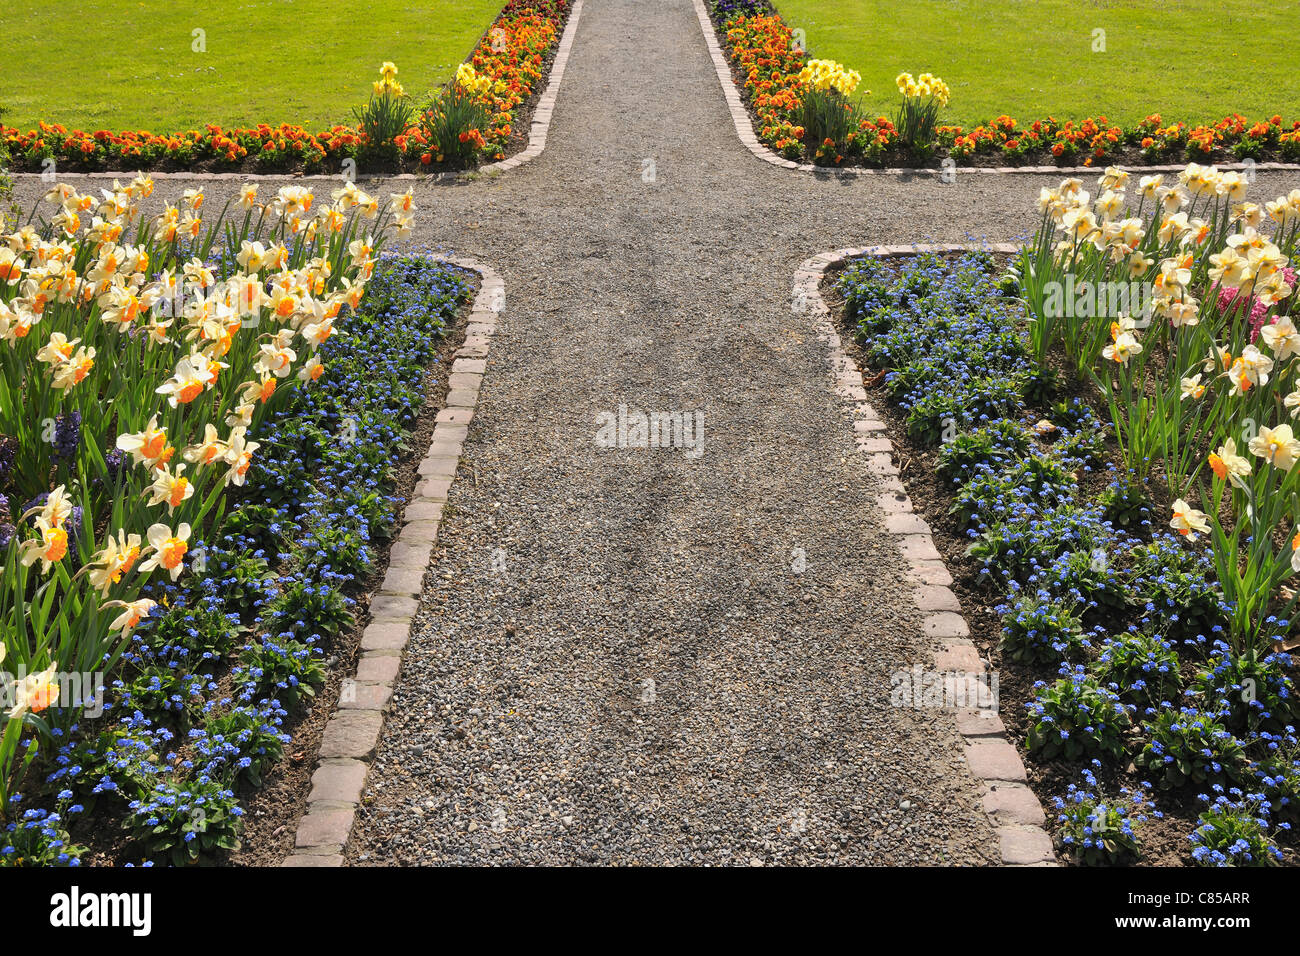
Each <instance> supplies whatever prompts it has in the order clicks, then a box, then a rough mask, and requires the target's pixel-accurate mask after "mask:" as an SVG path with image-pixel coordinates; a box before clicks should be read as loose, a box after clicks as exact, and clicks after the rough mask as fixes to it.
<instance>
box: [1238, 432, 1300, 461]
mask: <svg viewBox="0 0 1300 956" xmlns="http://www.w3.org/2000/svg"><path fill="white" fill-rule="evenodd" d="M1249 448H1250V453H1251V454H1252V455H1254V456H1255V457H1256V458H1263V459H1264V460H1265V461H1266V462H1268V463H1269V464H1270V465H1272V466H1273V467H1274V468H1280V469H1282V470H1283V471H1290V470H1291V469H1292V468H1293V467H1295V463H1296V459H1297V458H1298V457H1300V441H1296V439H1295V435H1294V434H1293V433H1292V431H1291V426H1290V425H1278V426H1277V428H1261V429H1260V430H1259V434H1258V435H1256V436H1255V437H1254V438H1252V439H1251V440H1250V444H1249Z"/></svg>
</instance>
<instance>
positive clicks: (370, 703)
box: [281, 256, 505, 866]
mask: <svg viewBox="0 0 1300 956" xmlns="http://www.w3.org/2000/svg"><path fill="white" fill-rule="evenodd" d="M438 258H439V261H442V262H446V263H449V264H451V265H455V266H460V267H461V268H462V269H468V270H470V271H473V272H477V273H478V274H479V275H480V276H481V277H482V287H481V288H480V289H479V292H478V295H477V296H476V297H475V299H474V305H473V308H472V310H471V311H470V314H469V325H468V327H467V328H466V333H465V341H464V344H462V345H461V347H460V348H459V349H458V350H457V352H456V358H455V360H454V361H453V362H452V365H451V373H450V378H449V380H448V383H447V384H448V386H449V390H448V392H447V403H446V406H445V407H444V408H443V409H442V410H441V411H439V412H438V416H437V418H436V420H435V421H436V424H435V426H434V429H433V439H432V441H431V442H430V444H429V450H428V452H427V454H426V455H425V457H424V460H423V461H421V462H420V466H419V475H420V480H419V482H418V483H417V484H416V486H415V492H414V494H413V495H412V496H411V500H410V501H409V502H407V505H406V511H405V513H404V514H403V516H402V522H403V525H402V530H401V533H400V534H399V535H398V536H397V539H396V540H395V541H394V542H393V546H392V551H391V553H390V558H389V564H388V572H387V573H386V574H385V575H384V580H383V582H382V583H381V584H380V586H379V590H378V591H376V592H375V594H374V595H373V596H372V598H371V601H370V624H369V625H367V627H366V629H365V631H364V632H363V633H362V636H361V658H360V660H359V661H358V663H357V672H356V675H355V676H354V677H352V678H351V679H348V680H344V681H343V683H342V686H341V687H340V688H339V699H338V702H337V705H336V708H335V712H334V714H333V716H332V717H331V718H330V720H329V722H328V723H327V724H326V725H325V734H324V736H323V737H322V738H321V746H320V756H319V761H318V763H317V766H316V771H315V773H313V774H312V778H311V792H310V793H308V795H307V812H306V813H304V814H303V816H302V817H301V818H300V819H299V821H298V831H297V834H296V836H295V838H294V850H293V852H292V854H290V856H289V857H287V858H286V859H285V860H284V862H283V863H282V864H281V865H282V866H342V865H343V847H344V845H345V844H346V843H347V841H348V834H349V833H351V831H352V824H353V822H354V821H355V820H356V813H357V807H358V806H360V804H361V793H362V791H363V790H364V789H365V785H366V775H367V773H369V770H370V764H371V761H372V760H373V759H374V755H375V748H376V747H378V745H379V735H380V733H381V732H382V730H383V724H384V713H385V711H386V710H387V707H388V703H389V701H390V700H391V699H392V696H393V686H394V684H395V683H396V681H397V676H398V673H399V671H400V670H401V665H402V652H403V651H404V650H405V648H406V644H407V642H408V641H409V640H410V634H411V625H412V620H413V619H414V617H415V612H416V610H417V609H418V608H419V605H420V594H421V592H422V591H423V588H424V575H425V573H426V572H427V571H428V569H429V561H430V558H431V556H432V554H433V544H434V541H436V540H437V537H438V528H439V526H440V524H441V522H442V513H443V509H444V508H445V507H446V504H447V493H448V491H450V489H451V485H452V482H453V481H455V478H456V470H457V468H458V467H459V465H460V458H461V455H462V453H463V450H464V443H465V438H466V435H467V433H468V425H469V422H470V420H471V419H472V418H473V417H474V408H475V406H476V405H477V404H478V393H479V386H480V385H481V384H482V382H483V374H484V372H485V371H486V368H487V356H488V350H489V348H490V346H491V344H492V336H493V335H494V334H495V333H496V331H497V325H498V320H499V316H500V314H501V311H502V310H503V308H504V305H505V284H504V282H502V280H501V277H500V276H499V275H497V273H496V272H495V271H493V270H492V269H491V268H490V267H488V266H485V265H483V264H481V263H478V262H475V261H473V260H471V259H460V258H455V257H451V256H440V257H438Z"/></svg>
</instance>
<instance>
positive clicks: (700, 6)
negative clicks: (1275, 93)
mask: <svg viewBox="0 0 1300 956" xmlns="http://www.w3.org/2000/svg"><path fill="white" fill-rule="evenodd" d="M692 2H693V3H694V4H695V15H696V16H697V17H699V19H700V28H701V29H702V30H703V31H704V42H705V44H707V45H708V48H709V56H710V57H711V58H712V59H713V66H714V68H715V69H716V70H717V73H718V81H719V82H720V83H721V84H722V93H723V95H724V96H725V97H726V98H727V109H728V110H730V112H731V120H732V122H733V123H734V124H735V126H736V135H737V136H739V137H740V141H741V142H742V143H744V144H745V148H746V149H748V150H749V151H750V152H751V153H753V154H754V155H755V156H757V157H758V158H759V159H761V160H762V161H763V162H765V163H770V164H772V165H773V166H780V167H782V168H783V169H792V170H795V171H796V172H801V173H816V174H818V175H821V176H833V177H838V178H841V179H854V178H856V177H858V176H932V177H936V178H937V177H938V176H939V175H940V174H941V173H942V172H943V170H939V169H929V168H926V167H908V166H904V167H886V168H884V169H873V168H869V167H865V166H849V167H845V168H839V167H834V166H816V165H813V164H812V163H796V162H795V161H794V160H792V159H785V158H784V157H782V156H779V155H778V154H776V153H774V152H773V151H772V150H770V149H768V148H767V147H766V146H764V145H763V143H762V141H761V140H759V138H758V134H757V133H755V132H754V121H753V117H751V116H750V115H749V109H748V108H747V107H746V106H745V101H744V98H743V97H742V96H741V94H740V91H739V89H737V87H736V83H735V80H734V79H733V78H732V75H731V64H730V63H729V62H728V61H727V55H726V54H725V53H724V52H723V51H722V44H721V42H720V41H719V40H718V33H717V30H716V29H715V28H714V25H713V19H712V18H711V17H710V16H709V12H708V10H707V9H706V8H705V6H704V0H692ZM1186 165H1187V164H1186V163H1183V164H1181V165H1162V166H1147V165H1145V164H1144V165H1137V166H1131V167H1130V168H1131V169H1132V170H1134V171H1141V172H1145V173H1176V172H1180V171H1181V170H1183V169H1184V168H1186ZM1216 165H1217V166H1218V168H1219V169H1236V170H1244V169H1247V168H1251V169H1255V170H1300V163H1255V164H1254V166H1251V167H1247V166H1246V165H1244V164H1242V163H1220V164H1216ZM949 168H950V169H951V170H952V171H953V172H957V173H962V174H963V175H972V174H984V175H993V176H1004V175H1017V174H1030V175H1038V176H1041V175H1059V176H1080V175H1087V174H1089V173H1096V172H1097V171H1098V168H1099V167H1097V166H954V167H949Z"/></svg>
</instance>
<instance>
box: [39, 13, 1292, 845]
mask: <svg viewBox="0 0 1300 956" xmlns="http://www.w3.org/2000/svg"><path fill="white" fill-rule="evenodd" d="M647 160H648V161H652V162H653V164H654V177H653V178H654V181H653V182H645V181H644V178H645V173H646V170H647V166H646V161H647ZM1054 178H1057V177H1038V176H1017V177H993V176H983V175H980V176H960V177H959V178H958V181H957V183H956V184H955V185H943V184H941V183H939V182H937V181H936V180H935V179H933V178H931V177H930V176H928V175H926V176H922V175H918V176H915V177H912V176H900V177H870V178H863V179H859V180H851V181H844V180H839V179H836V178H833V177H818V176H813V175H808V174H793V173H790V172H788V171H785V170H781V169H778V168H776V167H772V166H769V165H767V164H765V163H762V162H761V161H759V160H758V159H756V158H755V157H753V156H752V155H750V154H749V153H748V152H747V151H746V150H745V149H744V148H743V146H741V144H740V143H739V141H738V140H737V138H736V135H735V131H734V129H733V127H732V124H731V120H730V118H729V115H728V113H727V111H726V108H725V102H724V100H723V98H722V96H721V91H720V90H719V88H718V85H717V79H716V75H715V73H714V71H713V67H712V64H711V62H710V60H709V59H708V56H707V53H706V50H705V45H704V40H703V37H702V36H701V34H700V28H699V24H698V21H697V20H696V17H695V13H694V10H693V8H692V6H691V3H690V0H659V2H657V3H654V4H647V3H637V2H633V0H586V4H585V7H584V11H583V14H582V19H581V22H580V24H579V27H578V33H577V38H576V42H575V45H574V49H573V55H572V57H571V59H570V61H569V66H568V71H567V72H566V74H565V78H564V83H563V86H562V87H561V89H560V97H559V102H558V104H557V106H556V109H555V116H554V121H553V123H552V127H551V132H550V139H549V141H548V144H547V147H546V151H545V152H544V153H543V154H542V156H541V157H540V158H539V159H537V160H534V161H533V162H532V163H530V164H528V165H526V166H523V167H521V168H520V169H518V170H515V171H513V172H511V173H508V174H507V175H505V176H502V177H499V178H493V179H487V178H485V179H482V180H479V181H477V182H473V183H468V184H464V185H459V186H446V185H434V184H420V185H417V187H416V192H417V198H418V201H419V203H420V205H421V212H420V214H419V218H418V220H417V228H416V236H417V238H416V240H415V244H416V245H423V246H431V247H432V246H436V247H441V248H446V249H454V250H455V251H457V252H459V253H462V254H467V255H470V256H474V257H476V258H481V259H483V260H484V261H487V262H490V263H492V264H493V265H494V267H495V268H497V269H498V270H499V271H500V272H501V274H502V275H503V277H504V279H505V283H506V309H505V313H504V316H503V319H504V322H505V325H504V329H503V331H502V332H500V333H499V334H498V335H497V337H496V339H495V341H494V343H493V346H492V358H491V362H490V368H489V372H488V375H487V377H486V378H485V380H484V391H483V392H482V393H481V398H480V403H481V404H480V406H479V410H478V412H477V413H476V416H475V420H474V423H473V424H472V425H471V428H470V439H469V443H468V446H467V450H466V464H464V465H463V466H462V473H461V476H460V478H459V479H458V480H457V482H456V485H455V487H454V488H453V490H452V494H451V506H450V508H449V510H448V518H447V520H446V522H445V524H444V529H443V538H442V540H440V542H439V545H438V548H437V550H436V552H435V574H436V578H435V581H436V583H435V586H434V587H432V588H431V589H430V591H429V593H428V594H427V595H426V598H425V602H424V606H423V608H422V610H421V613H420V617H419V620H418V622H417V625H418V626H417V630H416V633H415V634H414V635H413V637H412V642H411V646H410V648H409V650H408V655H407V660H406V662H405V665H404V668H403V671H402V677H401V680H400V683H399V686H398V690H397V693H396V695H395V697H394V702H393V707H392V712H391V714H390V715H389V717H388V721H387V725H386V727H385V731H384V737H383V739H382V741H381V746H380V751H379V754H378V757H377V761H376V765H375V768H374V770H373V771H372V774H371V778H370V789H369V792H368V795H369V805H368V806H367V807H365V808H364V809H363V811H362V813H361V815H360V816H359V817H358V824H357V828H356V830H354V832H353V840H352V844H351V845H350V847H349V850H348V855H349V858H350V860H351V861H352V862H356V863H360V864H363V865H375V864H386V863H482V864H505V863H539V864H546V863H557V864H558V863H593V864H598V863H610V864H662V863H717V864H751V863H754V862H761V863H768V864H772V863H881V864H885V863H891V864H941V863H960V864H968V863H981V862H992V861H994V860H995V859H996V858H997V846H996V840H995V838H994V835H993V832H992V829H991V827H990V825H989V823H988V821H987V819H986V817H985V816H984V814H983V811H982V810H981V809H980V808H979V793H978V791H977V789H976V787H975V785H974V783H973V782H972V780H971V778H970V776H969V774H968V772H967V770H966V767H965V763H964V760H963V758H962V754H961V744H960V739H959V737H958V735H957V733H956V730H955V726H954V724H953V721H952V718H951V717H950V716H947V715H944V714H941V713H932V712H921V711H911V710H899V709H894V708H891V707H890V706H889V675H890V673H891V672H892V671H894V670H895V669H899V668H903V667H906V666H909V665H910V664H912V663H913V662H914V661H917V660H923V659H925V656H926V654H927V648H926V646H925V643H924V642H923V641H922V640H920V639H919V637H918V636H917V632H918V624H919V617H918V615H917V614H916V613H915V612H914V611H912V610H911V608H910V599H909V589H908V587H907V586H906V585H905V584H904V582H903V579H902V577H901V567H902V561H901V560H900V558H899V556H898V555H897V553H896V552H895V551H894V550H893V546H892V544H891V543H890V541H889V539H888V538H887V537H886V536H885V534H884V533H883V530H882V520H883V519H882V516H881V515H880V513H879V512H878V510H877V509H876V507H875V504H874V499H875V482H874V480H873V479H872V477H871V476H870V475H868V474H867V473H866V471H865V469H864V467H863V466H862V464H861V460H860V458H858V457H855V456H854V454H853V443H852V433H851V428H850V427H849V425H848V424H847V422H846V421H845V420H844V419H843V418H842V417H841V414H840V412H839V402H838V400H836V399H835V398H834V397H833V395H832V393H831V390H830V382H829V377H828V374H827V371H826V367H825V354H826V351H825V350H826V346H825V345H824V344H823V343H820V342H818V341H817V340H816V338H815V336H814V333H813V330H812V327H811V319H810V318H808V317H807V316H803V315H797V314H792V312H791V309H790V305H789V289H790V281H791V274H792V273H793V271H794V270H795V268H797V267H798V265H799V263H800V262H801V261H802V260H803V259H804V258H806V257H807V256H809V255H811V254H813V253H816V252H820V251H824V250H828V249H834V248H838V247H844V246H852V245H866V244H871V243H884V242H908V241H913V240H938V241H960V240H963V239H966V238H968V237H975V238H988V239H993V240H1003V239H1009V238H1015V237H1017V236H1018V235H1020V234H1022V233H1024V232H1025V231H1027V230H1028V229H1030V228H1032V226H1033V225H1034V224H1035V223H1036V213H1035V211H1034V207H1033V205H1032V201H1033V198H1034V197H1035V196H1036V195H1037V192H1038V189H1039V188H1040V186H1042V185H1044V184H1045V183H1049V182H1051V181H1052V180H1053V179H1054ZM67 179H68V181H70V182H73V183H74V184H77V185H80V186H82V187H83V188H84V187H85V186H86V182H85V181H81V180H79V179H78V177H67ZM1259 180H1260V182H1259V183H1258V184H1257V185H1256V187H1255V188H1254V189H1253V190H1252V195H1253V197H1254V198H1256V199H1260V200H1262V199H1263V198H1271V197H1272V196H1273V195H1274V194H1275V193H1276V192H1278V191H1285V190H1286V189H1290V188H1293V187H1295V186H1300V175H1297V174H1294V173H1292V174H1261V175H1260V176H1259ZM94 185H95V187H96V188H98V186H100V185H103V184H102V183H98V182H97V183H94ZM185 185H186V184H185V183H184V182H183V181H178V180H166V181H160V183H159V187H158V190H157V193H156V195H159V196H162V195H166V196H176V195H179V193H180V190H181V189H182V188H184V186H185ZM363 185H364V184H363ZM406 186H407V183H402V184H401V188H402V189H405V188H406ZM43 188H44V187H43V186H42V185H41V184H40V183H39V181H37V180H33V179H30V178H24V179H22V180H20V181H19V186H18V189H17V193H18V195H19V198H20V199H21V200H22V201H23V202H24V203H25V204H27V205H30V203H31V201H32V200H33V198H34V197H36V196H38V195H39V194H40V193H41V192H42V191H43ZM207 188H208V193H209V196H210V197H211V199H212V200H215V202H213V203H212V205H214V206H215V207H216V208H220V200H221V198H222V196H223V193H224V192H226V191H228V190H230V189H232V188H233V187H230V186H228V185H227V184H224V183H219V184H211V183H210V184H207ZM368 188H375V189H384V188H385V187H384V186H383V185H376V184H371V185H370V186H368ZM620 404H626V405H628V406H630V407H631V408H632V409H634V410H635V409H639V410H643V411H673V412H693V411H696V410H699V411H701V412H702V413H703V421H704V444H703V454H702V455H701V456H700V457H698V458H689V457H687V456H686V454H685V453H684V451H683V450H682V449H672V448H662V449H630V448H629V449H620V448H609V449H607V448H601V447H598V445H597V444H596V441H595V436H596V432H597V428H598V425H597V419H596V417H597V415H598V414H599V413H601V412H611V411H614V410H616V409H617V408H618V406H619V405H620ZM794 549H803V553H805V554H806V562H807V566H806V570H804V571H803V572H802V573H795V572H794V571H793V570H792V563H793V558H792V552H793V551H794Z"/></svg>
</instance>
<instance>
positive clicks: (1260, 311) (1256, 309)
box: [1214, 266, 1296, 342]
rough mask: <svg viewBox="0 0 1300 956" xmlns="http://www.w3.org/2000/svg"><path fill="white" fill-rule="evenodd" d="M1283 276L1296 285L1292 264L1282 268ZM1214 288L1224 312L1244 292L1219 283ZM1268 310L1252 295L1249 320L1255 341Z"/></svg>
mask: <svg viewBox="0 0 1300 956" xmlns="http://www.w3.org/2000/svg"><path fill="white" fill-rule="evenodd" d="M1282 277H1283V278H1284V279H1286V284H1287V285H1289V286H1294V285H1295V279H1296V271H1295V270H1294V269H1292V268H1291V267H1290V266H1286V267H1285V268H1283V269H1282ZM1214 288H1215V289H1218V292H1219V311H1220V312H1223V313H1227V312H1228V311H1229V310H1230V309H1232V308H1233V307H1234V305H1235V304H1236V302H1237V297H1238V296H1239V295H1241V294H1242V291H1241V290H1240V289H1228V288H1223V287H1220V286H1219V285H1218V284H1215V286H1214ZM1267 311H1268V306H1267V305H1265V304H1264V303H1263V302H1260V301H1259V299H1257V298H1255V297H1254V296H1251V299H1250V318H1249V319H1248V320H1247V321H1249V322H1250V341H1252V342H1254V341H1255V339H1257V338H1259V330H1260V329H1261V328H1262V327H1263V325H1264V313H1266V312H1267ZM1273 321H1274V322H1276V321H1277V316H1276V315H1274V316H1273Z"/></svg>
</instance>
